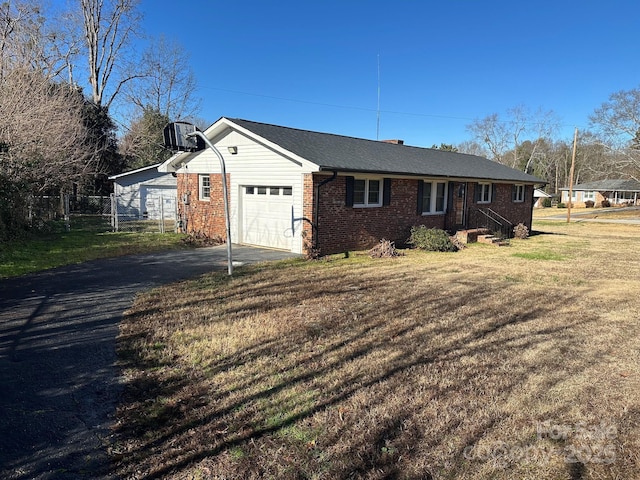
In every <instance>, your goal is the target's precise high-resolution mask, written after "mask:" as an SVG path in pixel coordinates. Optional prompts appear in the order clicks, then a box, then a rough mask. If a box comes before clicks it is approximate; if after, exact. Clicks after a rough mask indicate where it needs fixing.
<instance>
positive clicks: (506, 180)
mask: <svg viewBox="0 0 640 480" xmlns="http://www.w3.org/2000/svg"><path fill="white" fill-rule="evenodd" d="M204 133H205V135H206V136H207V138H208V139H209V140H210V141H211V143H212V144H213V145H214V146H215V147H216V149H218V150H219V151H220V153H221V154H222V155H223V156H224V158H225V164H226V172H227V182H228V185H229V203H230V217H231V239H232V241H233V242H234V243H241V244H249V245H258V246H264V247H271V248H278V249H285V250H289V251H292V252H295V253H304V252H305V251H307V250H308V249H309V248H310V247H315V248H317V249H319V251H320V252H321V253H322V254H331V253H340V252H344V251H349V250H360V249H365V248H369V247H371V246H373V245H375V244H376V243H378V242H379V241H380V240H381V239H383V238H385V239H387V240H393V241H395V242H397V243H398V244H399V245H400V244H403V243H404V242H405V241H406V240H407V238H408V236H409V231H410V228H411V227H412V226H414V225H426V226H428V227H434V228H441V229H445V230H448V231H451V232H454V231H457V230H460V229H465V228H474V227H477V226H481V225H480V223H482V222H483V221H487V219H488V218H492V219H493V220H491V222H493V223H496V222H504V223H507V224H509V225H511V227H512V225H516V224H518V223H524V224H525V225H526V226H527V227H528V228H529V229H530V228H531V218H532V206H533V190H534V185H535V184H544V181H543V180H540V179H539V178H536V177H534V176H531V175H528V174H526V173H524V172H521V171H519V170H514V169H512V168H509V167H506V166H504V165H501V164H499V163H496V162H493V161H490V160H488V159H486V158H482V157H479V156H475V155H467V154H461V153H453V152H447V151H442V150H436V149H429V148H418V147H411V146H407V145H404V144H403V143H402V142H401V141H398V140H396V141H384V142H383V141H375V140H365V139H361V138H353V137H346V136H340V135H334V134H328V133H319V132H313V131H308V130H298V129H295V128H289V127H282V126H277V125H270V124H264V123H257V122H252V121H247V120H240V119H229V118H225V117H222V118H220V119H219V120H218V121H217V122H215V123H214V124H213V125H212V126H211V127H209V128H208V129H207V130H206V131H205V132H204ZM159 171H161V172H176V173H177V179H178V198H179V200H180V202H179V203H180V205H179V215H180V220H181V224H182V228H183V230H184V231H186V232H200V233H203V234H205V235H208V236H219V237H222V238H224V237H225V231H226V230H225V221H224V202H223V198H222V178H221V173H220V165H219V161H218V158H217V157H216V156H215V154H214V152H212V151H211V150H210V149H205V150H201V151H198V152H192V153H188V152H186V153H178V154H176V155H174V156H173V157H172V158H171V159H169V160H167V161H166V162H165V163H164V164H162V165H161V166H160V167H159ZM511 227H509V228H511Z"/></svg>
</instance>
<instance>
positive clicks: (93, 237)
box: [0, 217, 187, 278]
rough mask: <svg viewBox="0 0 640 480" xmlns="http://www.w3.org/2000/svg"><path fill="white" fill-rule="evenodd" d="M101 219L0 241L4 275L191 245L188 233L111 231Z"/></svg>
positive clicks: (85, 219) (74, 221)
mask: <svg viewBox="0 0 640 480" xmlns="http://www.w3.org/2000/svg"><path fill="white" fill-rule="evenodd" d="M109 229H110V227H109V225H108V224H105V223H104V221H101V220H100V218H99V217H98V218H93V217H79V218H74V219H72V224H71V229H70V231H65V229H64V225H63V224H60V223H54V224H52V226H51V228H50V229H49V231H47V232H46V233H38V234H35V233H34V234H32V235H31V236H30V237H29V238H27V239H19V240H13V241H10V242H3V243H1V244H0V278H7V277H14V276H18V275H24V274H26V273H32V272H37V271H40V270H46V269H49V268H54V267H59V266H62V265H69V264H73V263H81V262H85V261H88V260H94V259H96V258H104V257H115V256H120V255H130V254H135V253H145V252H153V251H158V250H166V249H175V248H187V246H186V245H185V243H184V241H183V239H184V235H180V234H175V233H165V234H162V235H160V234H157V233H130V232H117V233H115V232H110V231H108V230H109Z"/></svg>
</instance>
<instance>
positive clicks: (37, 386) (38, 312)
mask: <svg viewBox="0 0 640 480" xmlns="http://www.w3.org/2000/svg"><path fill="white" fill-rule="evenodd" d="M291 256H292V254H290V253H287V252H281V251H275V250H264V249H257V248H251V247H244V246H234V262H235V261H239V262H241V263H254V262H260V261H271V260H279V259H282V258H286V257H291ZM226 268H227V267H226V247H225V246H220V247H213V248H201V249H196V250H186V251H169V252H162V253H155V254H148V255H136V256H129V257H119V258H112V259H103V260H96V261H92V262H87V263H84V264H80V265H72V266H68V267H62V268H57V269H53V270H48V271H46V272H42V273H39V274H32V275H26V276H23V277H19V278H14V279H8V280H1V281H0V478H2V479H12V480H13V479H38V480H43V479H53V478H55V479H75V478H113V477H112V476H111V474H110V468H109V461H108V457H107V454H106V447H107V446H108V443H109V434H110V432H109V425H110V424H111V422H112V420H113V414H114V412H115V408H116V405H117V402H118V399H119V395H120V393H121V388H122V385H121V383H120V377H119V371H118V369H117V367H116V350H115V348H116V336H117V334H118V323H119V321H120V319H121V318H122V314H123V312H124V311H125V310H126V309H127V308H129V306H130V305H131V304H132V302H133V299H134V296H135V294H136V293H138V292H141V291H144V290H148V289H150V288H153V287H156V286H159V285H162V284H166V283H171V282H175V281H178V280H183V279H187V278H191V277H195V276H197V275H199V274H203V273H206V272H210V271H212V270H213V269H218V270H223V271H224V270H226Z"/></svg>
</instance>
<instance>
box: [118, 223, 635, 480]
mask: <svg viewBox="0 0 640 480" xmlns="http://www.w3.org/2000/svg"><path fill="white" fill-rule="evenodd" d="M534 230H543V231H544V233H539V234H537V235H533V236H532V237H530V238H529V239H527V240H520V241H512V245H511V246H510V247H501V248H498V247H492V246H486V245H473V246H471V247H470V248H467V249H465V250H462V251H460V252H457V253H424V252H415V251H409V252H407V255H406V256H403V257H398V258H392V259H370V258H369V257H368V256H367V255H366V253H363V254H362V255H355V256H354V255H352V256H351V257H350V258H347V259H345V258H337V257H335V258H332V259H330V260H327V261H314V262H303V261H289V262H284V263H280V264H275V265H271V266H254V267H248V268H244V269H241V270H238V271H237V275H236V276H235V277H234V278H233V279H232V280H228V279H227V278H226V277H225V276H224V275H222V274H220V275H218V274H211V275H208V276H205V277H203V278H200V279H198V280H196V281H192V282H185V283H181V284H178V285H173V286H170V287H166V288H162V289H158V290H155V291H153V292H151V293H149V294H147V295H144V296H141V297H140V298H138V300H137V302H136V304H135V306H134V307H133V309H132V310H131V311H129V312H128V313H127V314H126V317H125V319H124V322H123V324H122V329H121V336H120V354H121V358H122V359H123V365H124V367H125V373H126V390H125V391H126V395H125V398H124V402H123V404H122V405H121V407H120V409H119V412H118V422H117V428H116V434H117V439H118V441H117V442H116V443H115V444H114V446H113V453H114V459H115V460H116V461H117V462H118V472H119V474H120V475H121V476H122V477H123V478H177V479H183V478H184V479H186V478H203V479H205V478H212V479H214V478H215V479H249V478H285V479H303V478H313V479H336V478H370V479H373V478H404V479H428V478H433V479H459V478H466V479H473V478H495V479H512V478H528V479H540V478H553V479H565V478H566V479H577V478H611V479H613V478H634V477H635V476H637V472H638V470H639V469H640V399H638V391H640V336H639V333H640V327H639V323H638V314H639V313H640V306H639V301H638V298H637V292H638V288H639V287H640V273H639V272H638V264H639V262H640V248H638V247H639V246H640V245H639V241H638V234H640V227H639V226H620V225H615V226H612V225H602V224H586V223H584V224H570V225H566V224H555V223H552V224H551V225H544V226H543V227H536V225H535V224H534ZM578 460H581V461H578Z"/></svg>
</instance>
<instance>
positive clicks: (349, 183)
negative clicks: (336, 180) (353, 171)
mask: <svg viewBox="0 0 640 480" xmlns="http://www.w3.org/2000/svg"><path fill="white" fill-rule="evenodd" d="M344 180H345V183H346V192H347V194H346V198H345V200H344V203H345V206H347V207H353V184H354V182H355V178H354V177H345V179H344Z"/></svg>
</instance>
